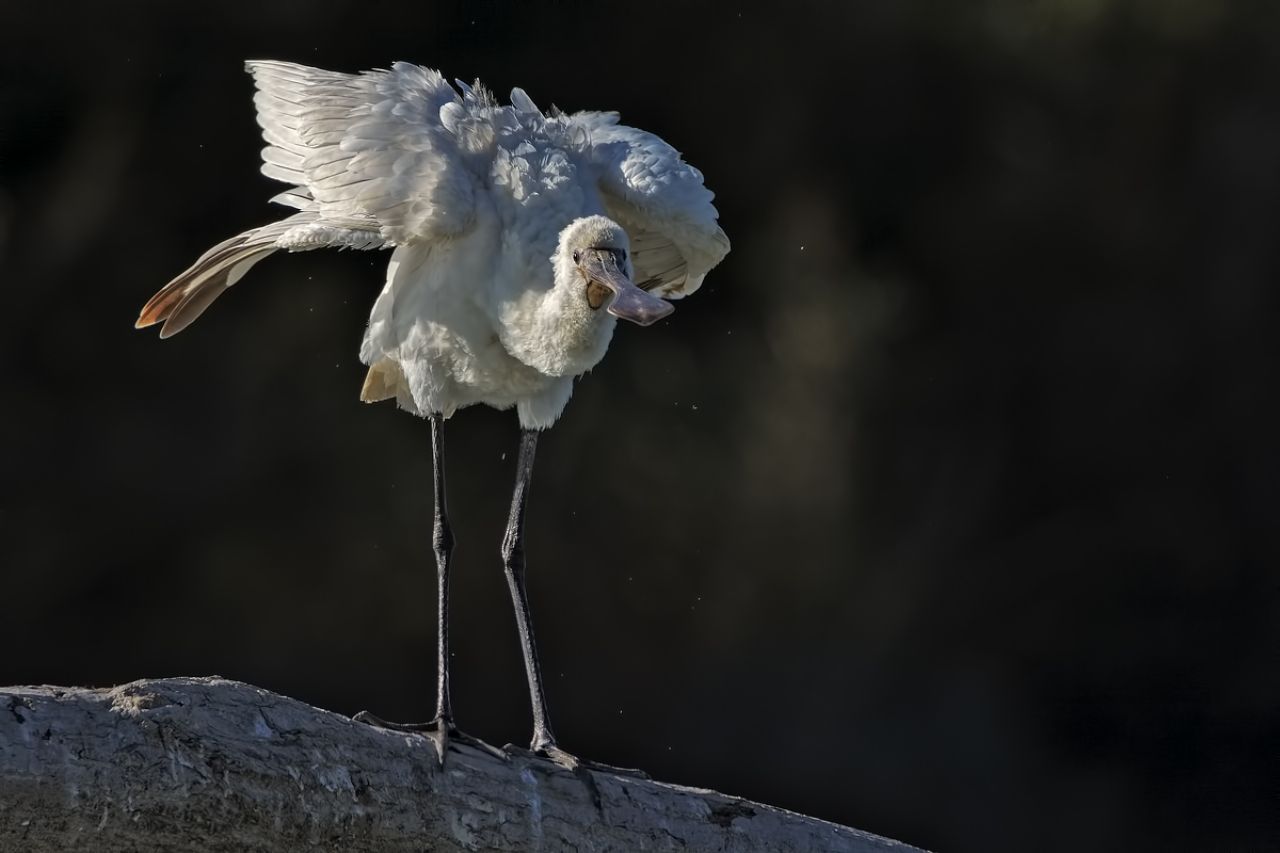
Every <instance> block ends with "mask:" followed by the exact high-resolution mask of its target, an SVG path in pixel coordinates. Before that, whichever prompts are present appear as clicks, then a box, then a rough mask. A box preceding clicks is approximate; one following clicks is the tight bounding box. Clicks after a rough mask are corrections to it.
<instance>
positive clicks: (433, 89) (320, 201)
mask: <svg viewBox="0 0 1280 853" xmlns="http://www.w3.org/2000/svg"><path fill="white" fill-rule="evenodd" d="M246 68H247V69H248V71H249V73H250V74H252V75H253V79H254V83H255V84H256V85H257V89H258V92H257V94H256V95H255V96H254V99H253V100H254V104H255V105H256V106H257V108H258V124H260V125H261V126H262V134H263V136H264V137H265V139H266V141H267V146H266V148H264V149H263V150H262V160H263V163H262V172H263V174H265V175H267V176H268V177H271V178H275V179H276V180H280V181H284V182H285V183H287V184H289V185H290V189H288V190H286V191H285V192H283V193H281V194H279V195H277V196H276V197H275V198H273V199H272V201H275V202H279V203H280V204H284V205H287V206H289V207H294V208H297V209H298V210H299V211H300V212H298V213H295V214H293V215H292V216H289V217H287V218H286V219H284V220H282V221H280V222H273V223H271V224H269V225H264V226H262V227H261V228H253V229H250V230H249V231H246V232H244V233H243V234H239V235H237V236H235V237H232V238H231V239H229V240H224V241H223V242H222V243H219V244H218V245H217V246H214V247H213V248H212V249H210V250H209V251H208V252H205V253H204V254H203V255H201V256H200V258H199V259H198V260H197V261H196V262H195V264H193V265H192V266H191V267H190V268H189V269H187V270H186V271H184V272H183V273H182V274H181V275H179V276H177V277H176V278H175V279H174V280H173V281H171V282H169V284H167V285H166V286H165V287H164V288H163V289H161V290H160V292H159V293H157V294H156V295H155V296H153V297H152V298H151V300H150V301H149V302H147V304H146V305H145V306H144V307H143V309H142V313H141V315H140V316H139V317H138V321H137V324H136V325H137V326H138V327H139V328H141V327H144V326H150V325H153V324H155V323H164V327H163V328H162V329H161V332H160V336H161V337H169V336H170V335H175V334H177V333H178V332H180V331H182V330H183V329H185V328H186V327H187V326H188V325H190V324H191V323H192V322H193V321H195V319H196V318H197V317H199V316H200V315H201V313H203V312H204V310H205V309H206V308H208V307H209V305H210V304H212V302H213V301H214V300H215V299H217V298H218V297H219V296H220V295H221V294H223V293H225V292H226V291H227V289H228V288H230V287H231V286H232V285H233V284H235V283H236V282H237V281H239V280H240V278H242V277H243V276H244V274H245V273H246V272H248V270H249V269H250V267H252V266H253V265H254V264H256V263H258V262H259V261H261V260H262V259H263V258H266V257H267V256H269V255H270V254H272V253H273V252H275V251H278V250H285V251H290V252H301V251H307V250H310V249H318V248H326V247H327V248H343V249H381V248H385V247H387V246H394V245H399V244H402V243H407V242H412V241H414V240H430V239H433V238H438V237H442V236H447V235H450V234H456V233H457V232H459V231H461V230H463V229H465V228H466V227H467V226H468V225H469V224H470V222H471V219H472V214H473V210H474V192H475V180H476V178H475V176H474V172H473V171H472V170H471V169H470V168H469V167H468V164H467V158H468V157H469V156H472V152H471V151H470V148H471V147H474V145H475V141H474V140H475V138H476V136H477V134H469V133H468V131H469V130H470V129H471V128H472V126H473V125H475V124H476V123H477V122H476V120H475V118H474V117H473V115H472V113H471V110H472V109H473V108H474V107H475V101H476V99H475V98H474V97H473V98H471V100H470V101H465V102H464V101H463V99H462V98H460V97H459V96H458V94H457V92H455V91H454V90H453V88H452V87H450V86H449V84H447V83H446V82H445V81H444V79H443V78H442V77H441V76H440V74H439V73H437V72H435V71H432V70H430V69H428V68H422V67H420V66H417V65H410V64H408V63H404V62H399V63H396V64H395V65H393V66H392V67H391V69H390V70H384V71H366V72H363V73H361V74H343V73H340V72H336V71H324V70H322V69H319V68H309V67H307V66H305V65H295V64H293V63H289V62H249V63H247V64H246ZM446 123H447V124H448V126H446Z"/></svg>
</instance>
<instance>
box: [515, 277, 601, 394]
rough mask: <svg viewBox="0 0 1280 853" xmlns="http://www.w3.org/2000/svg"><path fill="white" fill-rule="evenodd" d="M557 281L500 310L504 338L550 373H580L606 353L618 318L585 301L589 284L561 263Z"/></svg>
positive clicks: (522, 357)
mask: <svg viewBox="0 0 1280 853" xmlns="http://www.w3.org/2000/svg"><path fill="white" fill-rule="evenodd" d="M554 282H555V283H554V284H553V285H552V286H551V287H549V288H547V289H529V290H526V291H524V292H523V293H522V294H521V295H520V296H519V297H518V298H517V299H515V300H513V301H512V302H509V303H507V305H506V306H505V307H504V309H503V311H502V317H501V325H502V327H503V331H502V333H501V337H502V343H503V345H504V346H505V347H506V349H507V351H508V352H510V353H511V354H512V355H513V356H515V357H516V358H518V359H519V360H520V361H523V362H524V363H525V364H527V365H529V366H530V367H532V368H534V369H536V370H538V371H539V372H541V373H544V374H546V375H548V376H577V375H578V374H581V373H585V372H587V371H588V370H590V369H591V368H593V367H595V366H596V364H598V363H599V362H600V359H602V358H604V354H605V350H607V349H608V347H609V340H610V339H611V338H612V337H613V329H614V326H615V324H616V323H617V318H615V317H614V316H613V315H612V314H610V313H608V312H607V311H605V310H604V309H603V308H598V309H593V308H592V307H591V306H590V305H589V304H588V303H587V294H586V290H587V283H586V281H584V280H583V278H582V276H581V275H580V274H579V273H578V271H577V270H576V269H575V268H574V267H573V266H572V264H561V265H560V266H559V267H558V268H557V269H556V271H555V279H554Z"/></svg>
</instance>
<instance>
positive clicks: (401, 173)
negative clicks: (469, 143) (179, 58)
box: [246, 61, 475, 245]
mask: <svg viewBox="0 0 1280 853" xmlns="http://www.w3.org/2000/svg"><path fill="white" fill-rule="evenodd" d="M246 68H247V69H248V71H249V73H251V74H252V75H253V79H254V83H255V84H256V85H257V88H258V93H257V95H255V96H254V99H253V100H254V104H255V105H256V106H257V108H258V124H259V125H261V126H262V133H263V136H264V137H265V139H266V141H267V147H266V148H264V149H263V150H262V159H263V164H262V173H263V174H264V175H266V176H267V177H270V178H275V179H276V180H280V181H284V182H285V183H287V184H291V185H292V188H291V189H290V190H288V191H286V192H284V193H281V194H280V195H278V196H276V197H275V198H274V199H272V200H273V201H277V202H279V203H281V204H286V205H289V206H291V207H296V208H298V209H299V210H307V211H315V212H316V213H317V214H318V216H319V219H320V221H321V222H325V223H334V224H341V223H343V222H346V223H356V224H363V226H364V227H365V228H376V229H377V231H378V233H379V234H380V235H381V237H382V239H383V241H384V242H386V243H387V244H392V245H398V244H401V243H406V242H410V241H412V240H415V239H424V240H429V239H432V238H436V237H442V236H447V235H450V234H456V233H458V232H459V231H461V230H463V229H465V228H466V227H467V226H468V225H469V224H470V222H471V220H472V215H473V211H474V193H475V177H474V174H473V173H472V172H471V171H470V170H469V169H468V168H467V166H466V162H465V157H466V152H465V151H464V150H463V149H462V145H463V144H464V143H462V142H460V140H459V137H458V136H457V135H456V134H455V133H454V132H453V131H451V130H450V129H449V128H446V127H445V125H444V123H443V122H442V110H445V107H447V106H448V105H450V104H461V99H460V98H459V96H458V93H457V92H456V91H454V89H453V87H451V86H450V85H449V84H448V83H446V82H445V80H444V78H442V77H441V76H440V74H439V73H438V72H436V71H432V70H431V69H429V68H423V67H421V66H418V65H412V64H409V63H406V62H397V63H395V64H394V65H393V66H392V67H391V69H390V70H380V71H365V72H362V73H360V74H343V73H340V72H336V71H324V70H321V69H319V68H310V67H307V66H305V65H296V64H293V63H289V62H270V61H255V62H249V63H246ZM456 109H457V107H453V108H451V110H453V111H456ZM445 112H450V111H445Z"/></svg>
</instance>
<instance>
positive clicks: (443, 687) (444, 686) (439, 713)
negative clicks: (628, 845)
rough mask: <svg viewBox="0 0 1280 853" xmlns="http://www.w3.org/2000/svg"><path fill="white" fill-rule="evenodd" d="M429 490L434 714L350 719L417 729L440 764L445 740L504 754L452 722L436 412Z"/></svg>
mask: <svg viewBox="0 0 1280 853" xmlns="http://www.w3.org/2000/svg"><path fill="white" fill-rule="evenodd" d="M430 420H431V467H432V487H433V488H432V491H433V493H434V503H435V511H434V513H433V516H432V523H431V550H432V551H433V552H434V553H435V558H436V605H437V613H438V615H439V623H438V630H437V634H436V638H437V643H436V715H435V718H434V719H432V720H431V721H430V722H427V723H389V722H387V721H386V720H383V719H381V718H380V717H375V716H374V715H373V714H370V713H369V712H368V711H361V712H360V713H359V714H356V715H355V717H354V718H353V719H355V720H357V721H359V722H362V723H369V724H370V725H374V726H378V727H380V728H384V729H394V730H396V731H408V732H418V733H420V734H422V735H423V736H425V737H427V738H429V739H430V740H431V741H432V742H433V743H434V744H435V745H436V755H437V756H438V757H439V760H440V764H441V765H443V764H444V754H445V752H446V750H448V748H449V740H450V739H452V740H455V741H457V742H459V743H465V744H469V745H470V746H474V747H477V748H478V749H481V750H484V751H485V752H489V753H491V754H493V755H496V756H498V757H501V758H504V759H505V758H506V755H505V754H504V753H503V752H502V751H501V750H499V749H497V748H495V747H493V746H491V745H489V744H487V743H485V742H484V741H482V740H480V739H479V738H475V737H472V736H471V735H468V734H464V733H463V732H461V731H459V730H458V727H457V726H456V725H454V722H453V704H452V702H451V701H450V698H449V562H450V559H451V557H452V556H453V530H452V528H450V526H449V514H448V511H447V510H446V508H445V499H444V424H443V420H444V419H443V418H442V417H441V416H440V415H438V414H433V415H431V418H430Z"/></svg>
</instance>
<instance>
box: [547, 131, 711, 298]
mask: <svg viewBox="0 0 1280 853" xmlns="http://www.w3.org/2000/svg"><path fill="white" fill-rule="evenodd" d="M570 120H571V121H572V122H574V123H576V124H578V125H579V126H581V127H583V128H584V129H585V130H586V131H587V132H588V133H589V135H590V143H591V148H590V150H591V156H592V160H593V162H595V164H596V165H597V167H598V168H599V169H600V189H601V192H602V194H603V196H604V203H605V210H606V212H607V213H608V214H609V215H610V216H611V217H613V218H614V219H616V220H617V221H618V223H619V224H621V225H622V226H623V227H624V228H626V229H627V232H628V234H629V235H630V236H631V252H632V263H633V265H634V266H635V271H636V282H637V284H639V285H640V286H642V287H644V288H645V289H647V290H651V291H653V292H655V293H657V294H659V295H661V296H664V297H666V298H668V299H674V298H679V297H681V296H687V295H688V294H690V293H693V292H694V291H695V290H697V289H698V288H699V287H700V286H701V285H702V280H703V278H704V277H705V276H706V274H707V273H708V272H709V271H710V270H711V269H712V267H714V266H715V265H716V264H718V263H720V261H721V260H723V259H724V257H725V255H727V254H728V253H729V238H728V237H727V236H726V235H725V233H724V231H723V230H721V228H720V226H719V224H718V223H717V219H718V218H719V214H718V213H717V211H716V208H715V205H713V204H712V199H713V198H714V197H715V195H714V194H713V193H712V192H711V191H710V190H709V189H707V188H706V186H705V185H704V184H703V178H702V173H701V172H699V171H698V170H697V169H695V168H694V167H693V166H690V165H689V164H688V163H685V162H684V160H683V159H681V157H680V152H679V151H677V150H676V149H674V148H672V147H671V146H670V145H668V144H667V143H666V142H664V141H663V140H662V139H661V138H660V137H658V136H656V135H654V134H652V133H648V132H646V131H643V130H637V129H636V128H633V127H627V126H626V125H620V124H618V115H617V113H576V114H575V115H573V116H571V117H570Z"/></svg>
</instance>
